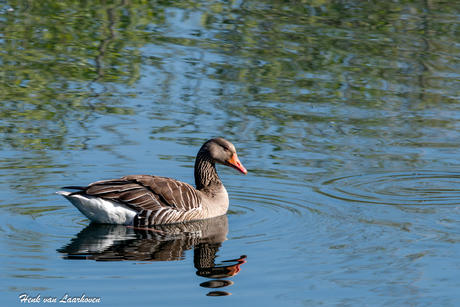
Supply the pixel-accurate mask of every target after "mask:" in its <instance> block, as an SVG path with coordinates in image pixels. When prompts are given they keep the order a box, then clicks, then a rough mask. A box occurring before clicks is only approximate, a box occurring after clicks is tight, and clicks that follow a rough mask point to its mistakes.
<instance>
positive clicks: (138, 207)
mask: <svg viewBox="0 0 460 307" xmlns="http://www.w3.org/2000/svg"><path fill="white" fill-rule="evenodd" d="M216 163H220V164H223V165H227V166H230V167H233V168H234V169H236V170H238V171H240V172H241V173H243V174H247V171H246V169H245V168H244V166H243V165H242V164H241V162H240V160H239V159H238V156H237V155H236V150H235V146H233V144H232V143H230V142H229V141H227V140H224V139H221V138H215V139H211V140H208V141H207V142H206V143H204V145H203V146H202V147H201V149H200V150H199V151H198V154H197V156H196V161H195V184H196V189H195V188H194V187H193V186H191V185H189V184H187V183H184V182H181V181H178V180H175V179H172V178H167V177H159V176H151V175H130V176H124V177H121V178H118V179H112V180H104V181H98V182H94V183H91V184H90V185H88V186H86V187H83V186H69V187H64V188H63V189H70V190H78V191H76V192H67V191H58V192H57V193H58V194H60V195H62V196H64V197H65V198H67V200H69V201H70V202H71V203H72V204H73V205H74V206H75V207H77V209H78V210H80V212H81V213H83V214H84V215H85V216H86V217H87V218H89V219H90V220H91V221H94V222H97V223H102V224H123V225H132V226H135V227H143V226H148V225H160V224H172V223H180V222H186V221H193V220H200V219H206V218H211V217H215V216H219V215H223V214H225V213H226V212H227V209H228V205H229V200H228V194H227V190H226V189H225V187H224V185H223V184H222V182H221V181H220V179H219V176H218V175H217V172H216Z"/></svg>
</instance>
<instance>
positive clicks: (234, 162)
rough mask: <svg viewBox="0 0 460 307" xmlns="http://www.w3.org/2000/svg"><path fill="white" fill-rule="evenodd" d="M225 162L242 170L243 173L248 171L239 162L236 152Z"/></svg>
mask: <svg viewBox="0 0 460 307" xmlns="http://www.w3.org/2000/svg"><path fill="white" fill-rule="evenodd" d="M227 163H228V165H229V166H231V167H233V168H234V169H236V170H238V171H240V172H242V173H243V174H245V175H246V174H247V173H248V171H247V170H246V169H245V168H244V166H243V164H241V162H240V160H238V156H237V155H236V153H234V154H233V156H232V158H231V159H230V160H228V161H227Z"/></svg>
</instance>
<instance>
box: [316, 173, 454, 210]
mask: <svg viewBox="0 0 460 307" xmlns="http://www.w3.org/2000/svg"><path fill="white" fill-rule="evenodd" d="M459 185H460V173H449V172H420V173H409V172H398V173H376V174H363V175H351V176H342V177H336V178H333V179H329V180H327V181H324V182H323V183H322V184H321V185H320V186H318V187H316V188H315V191H316V192H318V193H320V194H322V195H325V196H328V197H332V198H335V199H340V200H345V201H354V202H362V203H374V204H386V205H449V204H458V203H459V202H460V191H459V190H458V186H459Z"/></svg>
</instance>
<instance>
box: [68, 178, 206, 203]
mask: <svg viewBox="0 0 460 307" xmlns="http://www.w3.org/2000/svg"><path fill="white" fill-rule="evenodd" d="M66 188H68V189H79V190H80V191H77V192H74V193H72V194H86V195H90V196H95V197H100V198H105V199H110V200H112V201H116V202H119V203H122V204H125V205H126V206H128V207H130V208H132V209H134V210H136V211H138V212H142V211H153V212H157V211H161V210H165V209H166V210H173V211H180V212H187V211H191V210H194V209H200V208H201V205H202V201H201V200H202V198H201V195H199V192H198V191H197V190H196V189H195V188H194V187H192V186H191V185H189V184H187V183H185V182H181V181H178V180H176V179H173V178H167V177H160V176H151V175H130V176H124V177H121V178H118V179H111V180H104V181H97V182H94V183H91V184H90V185H88V186H87V187H66Z"/></svg>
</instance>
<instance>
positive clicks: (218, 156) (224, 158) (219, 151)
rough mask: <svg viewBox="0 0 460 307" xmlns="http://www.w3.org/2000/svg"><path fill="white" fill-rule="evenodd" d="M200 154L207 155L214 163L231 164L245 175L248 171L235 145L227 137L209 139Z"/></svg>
mask: <svg viewBox="0 0 460 307" xmlns="http://www.w3.org/2000/svg"><path fill="white" fill-rule="evenodd" d="M200 154H204V155H206V156H207V158H209V159H210V160H211V162H212V163H219V164H222V165H226V166H230V167H232V168H234V169H236V170H237V171H239V172H241V173H243V174H245V175H246V174H247V173H248V171H247V170H246V169H245V168H244V166H243V164H241V162H240V160H239V159H238V156H237V154H236V149H235V146H234V145H233V144H232V143H230V142H229V141H227V140H225V139H221V138H215V139H211V140H209V141H207V142H206V143H204V145H203V146H202V147H201V149H200V151H199V152H198V155H200Z"/></svg>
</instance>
